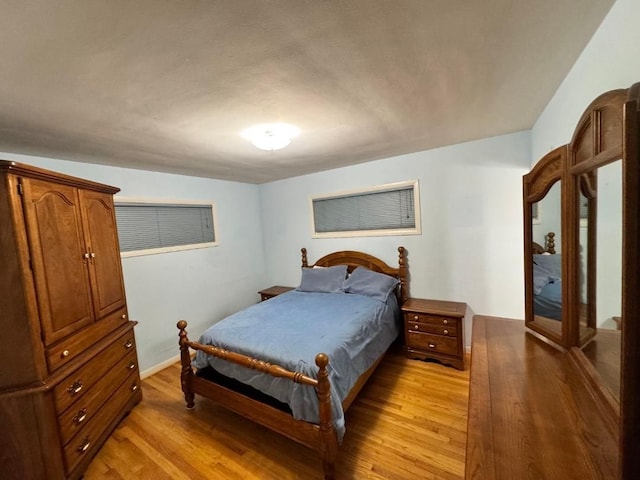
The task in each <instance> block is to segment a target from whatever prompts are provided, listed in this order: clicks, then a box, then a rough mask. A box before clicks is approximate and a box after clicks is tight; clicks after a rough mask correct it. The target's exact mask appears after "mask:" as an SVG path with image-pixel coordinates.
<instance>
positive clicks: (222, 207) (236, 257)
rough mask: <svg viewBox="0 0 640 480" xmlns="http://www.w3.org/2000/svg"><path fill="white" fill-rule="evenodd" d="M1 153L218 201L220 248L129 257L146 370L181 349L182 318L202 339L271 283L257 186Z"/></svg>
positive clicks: (124, 191)
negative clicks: (266, 269) (179, 325)
mask: <svg viewBox="0 0 640 480" xmlns="http://www.w3.org/2000/svg"><path fill="white" fill-rule="evenodd" d="M0 158H2V159H5V160H14V161H18V162H23V163H27V164H30V165H36V166H40V167H43V168H48V169H50V170H55V171H57V172H61V173H67V174H69V175H74V176H77V177H81V178H86V179H89V180H94V181H97V182H100V183H106V184H109V185H115V186H117V187H120V189H121V192H120V193H119V194H118V195H121V196H123V197H148V198H151V199H157V200H197V201H209V200H211V201H213V202H215V204H216V211H217V216H218V218H217V227H218V232H216V233H217V235H218V240H219V246H217V247H212V248H205V249H198V250H188V251H183V252H173V253H166V254H161V255H147V256H142V257H131V258H124V259H122V265H123V271H124V281H125V288H126V291H127V303H128V309H129V316H130V318H132V319H134V320H137V321H138V322H139V324H138V326H137V327H136V342H137V344H138V358H139V363H140V369H141V370H142V371H144V370H147V369H149V368H151V367H154V366H156V365H158V364H161V363H162V362H165V361H167V360H169V359H171V358H173V357H175V356H176V355H177V354H178V345H177V342H178V336H177V333H178V330H177V329H176V323H177V321H178V320H180V319H185V320H187V321H188V322H189V328H188V331H189V336H190V338H192V339H197V338H198V336H199V335H200V333H202V331H204V329H206V328H207V327H208V326H209V325H211V323H213V322H214V321H217V320H220V319H222V318H224V317H225V316H227V315H229V314H230V313H233V312H235V311H237V310H240V309H241V308H244V307H247V306H248V305H250V304H251V303H255V302H256V301H258V300H259V297H258V295H257V291H258V290H259V289H261V288H263V287H264V285H265V284H266V283H265V278H264V265H263V258H262V233H261V228H262V226H261V219H260V207H259V192H258V187H257V186H256V185H250V184H244V183H236V182H227V181H221V180H211V179H204V178H196V177H188V176H183V175H171V174H165V173H155V172H148V171H141V170H133V169H125V168H115V167H107V166H102V165H92V164H84V163H77V162H68V161H63V160H53V159H48V158H42V157H31V156H26V155H15V154H10V153H0Z"/></svg>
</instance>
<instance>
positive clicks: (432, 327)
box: [402, 298, 467, 370]
mask: <svg viewBox="0 0 640 480" xmlns="http://www.w3.org/2000/svg"><path fill="white" fill-rule="evenodd" d="M466 311H467V304H466V303H460V302H445V301H441V300H426V299H423V298H409V299H407V301H406V302H404V304H403V305H402V312H403V313H404V338H405V347H406V352H407V356H408V357H409V358H419V359H427V358H430V359H434V360H438V361H440V362H442V363H446V364H448V365H452V366H454V367H456V368H457V369H459V370H464V316H465V312H466Z"/></svg>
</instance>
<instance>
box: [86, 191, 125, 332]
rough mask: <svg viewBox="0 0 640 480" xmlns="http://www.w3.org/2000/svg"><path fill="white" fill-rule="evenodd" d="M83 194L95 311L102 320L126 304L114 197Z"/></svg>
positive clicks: (89, 193)
mask: <svg viewBox="0 0 640 480" xmlns="http://www.w3.org/2000/svg"><path fill="white" fill-rule="evenodd" d="M79 194H80V204H81V205H82V219H83V224H84V233H85V242H86V245H87V250H88V252H89V276H90V279H91V287H92V292H93V307H94V311H95V318H96V320H99V319H100V318H102V317H104V316H105V315H108V314H109V313H111V312H113V311H115V310H117V309H119V308H123V307H124V306H125V303H126V300H125V292H124V282H123V279H122V267H121V261H120V248H119V246H118V233H117V230H116V220H115V212H114V207H113V196H112V195H110V194H106V193H100V192H94V191H91V190H80V191H79Z"/></svg>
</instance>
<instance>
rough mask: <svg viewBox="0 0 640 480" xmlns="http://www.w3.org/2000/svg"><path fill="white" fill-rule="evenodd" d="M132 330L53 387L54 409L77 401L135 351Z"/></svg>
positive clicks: (62, 410) (59, 408) (60, 411)
mask: <svg viewBox="0 0 640 480" xmlns="http://www.w3.org/2000/svg"><path fill="white" fill-rule="evenodd" d="M135 350H136V348H135V340H134V336H133V330H129V331H128V332H125V333H124V334H123V335H121V336H120V337H118V338H117V339H116V340H115V341H114V342H113V343H112V344H111V345H109V346H108V347H107V348H106V349H105V350H104V351H103V352H101V353H100V354H99V355H98V356H96V357H94V358H93V359H92V360H91V361H90V362H88V363H87V364H86V365H84V366H83V367H81V368H79V369H78V370H77V371H76V372H74V373H72V374H71V375H69V376H68V377H66V378H65V379H64V380H62V381H61V382H60V383H59V384H58V385H57V386H56V387H55V389H54V398H55V404H56V411H57V412H58V414H61V413H62V412H64V411H65V410H66V409H67V408H69V407H70V406H71V405H72V404H73V403H74V402H78V401H79V400H80V399H81V398H83V397H84V396H85V395H86V394H87V392H88V391H89V390H90V389H91V387H92V386H93V385H95V384H96V383H97V382H98V381H99V380H100V379H101V378H103V377H104V376H105V375H106V374H107V373H108V372H109V371H110V370H111V368H112V367H113V366H114V365H115V364H116V363H118V361H120V360H121V359H122V357H123V356H125V355H127V353H128V352H135Z"/></svg>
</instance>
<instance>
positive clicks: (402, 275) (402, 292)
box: [300, 247, 409, 305]
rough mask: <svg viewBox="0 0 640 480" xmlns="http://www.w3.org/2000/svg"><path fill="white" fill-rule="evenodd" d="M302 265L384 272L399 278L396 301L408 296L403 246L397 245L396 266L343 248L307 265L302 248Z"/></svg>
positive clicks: (402, 300)
mask: <svg viewBox="0 0 640 480" xmlns="http://www.w3.org/2000/svg"><path fill="white" fill-rule="evenodd" d="M300 251H301V252H302V267H303V268H312V267H333V266H335V265H347V271H348V272H349V273H351V272H352V271H353V270H354V269H355V268H356V267H365V268H368V269H369V270H372V271H374V272H379V273H384V274H385V275H390V276H392V277H396V278H397V279H398V280H400V285H399V286H398V290H397V292H396V294H397V297H398V301H399V302H400V305H402V304H403V303H404V302H405V301H406V300H407V299H408V298H409V285H408V282H407V278H408V273H409V272H408V269H407V261H406V250H405V248H404V247H398V267H395V268H394V267H391V266H389V265H387V263H386V262H384V261H383V260H380V259H379V258H377V257H374V256H373V255H369V254H368V253H363V252H357V251H354V250H343V251H340V252H333V253H329V254H328V255H325V256H324V257H322V258H320V259H319V260H317V261H316V263H314V264H313V265H309V262H308V260H307V249H306V248H302V249H301V250H300Z"/></svg>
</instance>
